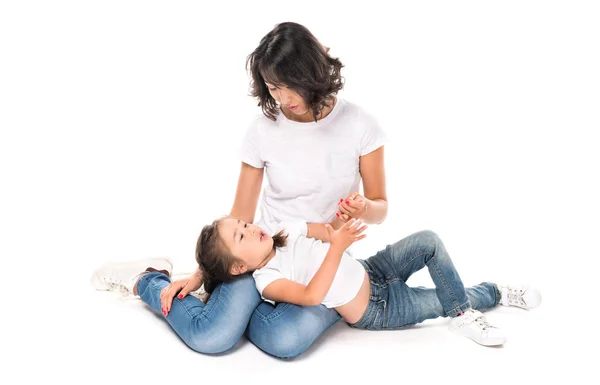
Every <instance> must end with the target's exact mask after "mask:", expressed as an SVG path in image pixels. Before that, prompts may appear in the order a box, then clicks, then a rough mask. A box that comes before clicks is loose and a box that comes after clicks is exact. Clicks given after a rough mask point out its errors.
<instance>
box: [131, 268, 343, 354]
mask: <svg viewBox="0 0 600 385" xmlns="http://www.w3.org/2000/svg"><path fill="white" fill-rule="evenodd" d="M169 283H170V279H169V277H167V276H166V275H164V274H161V273H148V274H146V275H144V276H142V278H140V280H139V282H138V285H137V290H138V294H139V295H140V298H141V299H142V300H143V301H144V302H146V303H147V304H148V305H149V306H150V307H151V308H152V309H153V310H155V311H156V312H158V313H160V314H161V315H162V312H161V305H160V291H161V290H162V289H163V288H164V287H165V286H167V285H169ZM166 319H167V322H168V323H169V325H171V327H172V328H173V330H174V331H175V333H177V335H178V336H179V337H180V338H181V339H182V340H183V341H184V342H185V343H186V344H187V345H188V346H189V347H190V348H191V349H193V350H195V351H197V352H200V353H222V352H225V351H227V350H229V349H231V348H232V347H233V346H234V345H235V344H236V343H237V342H238V340H239V339H240V337H241V336H242V335H243V334H244V332H245V331H246V332H247V336H248V338H249V339H250V340H251V341H252V342H253V343H254V344H255V345H256V346H258V347H259V348H260V349H261V350H263V351H265V352H266V353H268V354H271V355H273V356H276V357H279V358H291V357H294V356H297V355H299V354H300V353H302V352H304V351H305V350H306V349H308V347H309V346H310V345H312V343H313V342H314V341H315V340H316V339H317V338H318V337H319V336H320V335H321V334H322V333H323V332H324V331H325V330H327V329H328V328H329V327H330V326H332V325H333V324H335V323H336V322H337V321H338V320H339V319H340V316H339V314H338V313H337V312H336V311H335V310H333V309H327V308H326V307H325V306H323V305H319V306H312V307H302V306H296V305H290V304H287V303H280V304H277V306H273V305H271V304H270V303H267V302H263V301H261V299H260V295H259V293H258V291H257V290H256V286H255V284H254V279H253V278H252V276H251V275H244V276H242V277H240V278H238V279H236V280H235V281H232V282H228V283H222V284H219V285H217V287H216V289H215V290H214V291H213V293H212V295H211V296H210V299H209V300H208V302H207V303H206V304H204V303H203V302H202V301H200V300H199V299H198V298H196V297H194V296H191V295H188V296H186V297H184V298H183V299H177V297H175V298H174V299H173V304H172V305H171V311H170V312H169V314H168V315H167V317H166Z"/></svg>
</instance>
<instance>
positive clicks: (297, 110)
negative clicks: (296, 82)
mask: <svg viewBox="0 0 600 385" xmlns="http://www.w3.org/2000/svg"><path fill="white" fill-rule="evenodd" d="M265 84H266V85H267V88H268V89H269V93H270V94H271V96H272V97H273V98H274V99H275V100H276V101H277V103H279V105H280V106H281V109H282V110H284V112H287V113H288V114H287V116H289V115H295V116H297V117H301V116H304V115H306V116H308V118H309V119H308V120H309V121H310V120H312V115H311V114H309V112H310V108H309V107H308V105H307V104H306V102H304V99H303V98H302V96H300V94H298V93H297V92H296V91H294V90H291V89H289V88H287V87H286V86H276V85H274V84H271V83H267V82H265Z"/></svg>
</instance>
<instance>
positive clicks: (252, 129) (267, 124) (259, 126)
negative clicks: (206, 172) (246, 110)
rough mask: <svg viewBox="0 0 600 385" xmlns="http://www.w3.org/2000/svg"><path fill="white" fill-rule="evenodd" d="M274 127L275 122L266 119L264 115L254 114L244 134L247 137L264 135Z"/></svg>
mask: <svg viewBox="0 0 600 385" xmlns="http://www.w3.org/2000/svg"><path fill="white" fill-rule="evenodd" d="M276 126H277V122H276V121H273V120H271V119H269V118H267V117H266V116H265V115H264V114H262V113H261V114H255V115H254V116H252V117H251V119H250V122H249V123H248V125H247V127H246V132H247V133H248V135H264V134H265V133H266V132H267V131H269V130H271V129H273V128H275V127H276Z"/></svg>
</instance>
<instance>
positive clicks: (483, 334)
mask: <svg viewBox="0 0 600 385" xmlns="http://www.w3.org/2000/svg"><path fill="white" fill-rule="evenodd" d="M448 329H449V330H450V331H451V332H454V333H456V334H458V335H461V336H464V337H467V338H470V339H472V340H473V341H475V342H477V343H478V344H480V345H484V346H495V345H502V344H503V343H505V342H506V336H505V335H504V333H503V332H502V330H500V329H498V328H497V327H494V326H492V325H490V324H489V322H488V321H487V319H486V318H485V316H484V315H483V314H481V312H479V311H477V310H473V309H471V310H467V311H466V312H464V313H463V314H462V315H459V316H458V317H454V318H452V321H451V322H450V326H448Z"/></svg>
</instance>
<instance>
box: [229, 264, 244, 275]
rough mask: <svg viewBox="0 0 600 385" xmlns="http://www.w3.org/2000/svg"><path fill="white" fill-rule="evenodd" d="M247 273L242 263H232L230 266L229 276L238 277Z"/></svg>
mask: <svg viewBox="0 0 600 385" xmlns="http://www.w3.org/2000/svg"><path fill="white" fill-rule="evenodd" d="M246 271H248V267H247V266H246V265H245V264H244V263H242V262H234V263H233V266H231V271H230V273H231V275H240V274H244V273H245V272H246Z"/></svg>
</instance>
